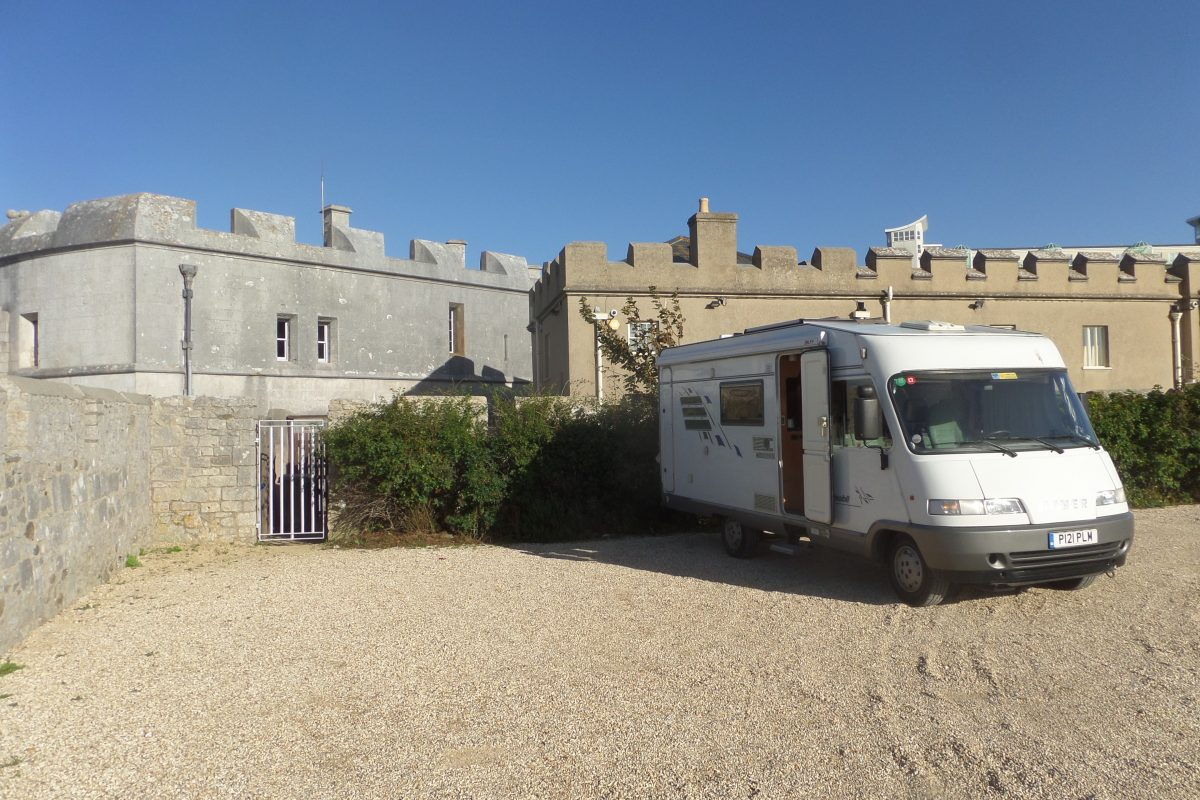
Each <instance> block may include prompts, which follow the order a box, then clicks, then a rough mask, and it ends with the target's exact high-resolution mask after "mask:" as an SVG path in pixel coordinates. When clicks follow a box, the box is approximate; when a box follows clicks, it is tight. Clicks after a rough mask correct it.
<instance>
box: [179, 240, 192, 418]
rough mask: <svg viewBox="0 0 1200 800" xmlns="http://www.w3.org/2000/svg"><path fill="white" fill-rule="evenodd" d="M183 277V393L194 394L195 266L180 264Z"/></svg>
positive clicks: (180, 272)
mask: <svg viewBox="0 0 1200 800" xmlns="http://www.w3.org/2000/svg"><path fill="white" fill-rule="evenodd" d="M179 274H180V275H182V276H183V342H182V345H183V393H184V394H185V395H188V396H191V394H192V279H193V278H195V277H196V266H195V265H194V264H180V265H179Z"/></svg>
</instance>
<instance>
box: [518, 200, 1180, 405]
mask: <svg viewBox="0 0 1200 800" xmlns="http://www.w3.org/2000/svg"><path fill="white" fill-rule="evenodd" d="M737 222H738V216H737V214H730V213H715V212H710V211H709V210H708V207H707V203H706V201H705V200H702V201H701V206H700V210H699V211H698V212H697V213H696V214H694V215H693V216H692V217H691V218H690V219H689V220H688V227H689V236H688V237H686V242H687V247H686V249H683V248H681V247H680V246H679V245H680V243H681V240H680V239H679V238H677V239H675V240H672V242H667V243H635V244H630V245H629V246H628V249H627V250H626V252H625V257H624V258H623V259H621V260H619V261H612V260H610V259H609V254H608V247H607V245H605V244H604V243H602V242H572V243H570V244H568V245H567V246H566V247H564V248H563V249H562V251H561V252H560V253H559V255H558V258H556V259H554V260H553V261H550V262H547V263H546V264H545V265H544V266H543V268H542V275H541V277H540V278H539V280H538V281H537V282H536V283H535V284H534V287H533V289H532V291H531V292H530V330H531V331H532V333H533V336H534V376H535V383H536V385H537V386H538V387H539V388H540V389H543V390H551V391H562V392H565V393H575V394H584V395H595V394H597V390H598V386H597V374H598V372H597V354H596V347H595V332H594V329H593V325H592V324H591V323H589V322H587V321H585V320H584V319H582V318H581V316H580V314H579V311H578V304H579V298H580V297H584V296H586V297H587V299H588V304H589V305H591V306H595V307H599V308H600V309H601V310H602V311H604V312H607V311H608V310H610V309H619V308H620V307H621V306H622V304H623V303H624V301H625V298H626V297H627V296H633V297H635V298H646V297H647V289H646V287H647V286H650V285H653V286H656V287H658V290H659V292H660V293H662V294H667V293H670V292H678V293H679V297H680V304H681V307H682V311H683V314H684V317H685V319H686V324H685V327H684V334H685V337H686V341H689V342H690V341H701V340H705V339H714V338H717V337H719V336H722V335H728V334H733V333H738V332H741V331H742V330H744V329H745V328H748V327H752V326H755V325H761V324H765V323H770V322H776V321H781V320H787V319H795V318H800V317H810V318H818V317H846V316H848V315H849V314H851V313H852V312H854V311H855V309H856V307H857V305H858V303H860V302H861V303H863V304H864V305H865V307H866V309H867V310H868V312H870V313H871V314H872V315H874V316H880V317H885V318H888V319H892V320H895V321H901V320H910V319H936V320H945V321H948V322H954V323H961V324H972V325H996V326H1002V327H1016V328H1019V329H1022V330H1029V331H1037V332H1041V333H1045V334H1046V335H1048V336H1050V337H1051V338H1052V339H1053V340H1054V342H1055V344H1056V345H1057V346H1058V348H1059V350H1060V351H1061V352H1062V354H1063V358H1064V359H1065V360H1066V363H1067V365H1068V367H1069V368H1070V375H1071V380H1072V382H1073V383H1074V384H1075V388H1076V389H1077V390H1078V391H1081V392H1088V391H1106V390H1118V389H1138V390H1145V389H1150V388H1151V387H1153V386H1156V385H1158V386H1167V387H1169V386H1172V385H1174V384H1178V383H1181V382H1185V381H1194V380H1197V379H1200V367H1198V365H1200V328H1198V319H1197V310H1196V307H1195V306H1196V299H1197V297H1198V295H1200V248H1196V249H1195V250H1194V251H1189V250H1183V251H1180V252H1176V253H1175V254H1174V255H1173V256H1172V258H1171V261H1170V263H1167V262H1166V260H1165V258H1164V257H1163V256H1161V255H1160V254H1159V253H1158V252H1156V251H1153V250H1139V249H1136V248H1135V249H1134V250H1129V251H1128V252H1124V251H1122V252H1121V253H1120V254H1115V253H1109V252H1101V251H1090V250H1085V251H1079V252H1075V253H1070V254H1069V253H1067V252H1066V251H1064V250H1061V249H1040V250H1030V251H1028V252H1026V253H1024V254H1018V253H1017V252H1014V251H1012V250H1003V249H980V250H969V249H957V248H946V247H940V246H934V245H929V244H926V243H924V241H923V234H924V232H925V230H926V228H925V227H924V226H919V225H918V223H920V222H921V221H920V220H919V221H918V223H913V225H912V226H905V228H911V229H912V230H914V231H915V230H916V229H917V228H918V227H920V230H921V233H922V237H921V239H917V237H916V236H915V235H914V236H913V238H912V239H906V240H905V241H911V242H913V243H914V244H915V243H917V242H918V241H919V242H920V243H921V253H920V255H919V256H918V257H917V258H916V261H915V262H914V249H915V248H907V247H904V248H901V247H876V248H871V249H870V250H869V251H868V252H867V255H866V259H865V262H862V263H860V261H859V259H858V255H857V253H856V252H855V251H854V250H853V249H851V248H845V247H818V248H817V249H816V250H814V251H813V254H812V257H811V258H810V259H809V260H808V261H801V260H799V259H798V258H797V253H796V248H794V247H786V246H785V247H776V246H772V247H768V246H758V247H755V248H754V251H753V254H752V255H750V256H748V257H739V253H738V249H737ZM899 230H901V229H895V231H893V232H896V231H899ZM672 243H674V244H675V246H674V247H672ZM681 250H682V251H683V252H681ZM642 307H643V309H645V308H646V304H645V303H643V304H642ZM621 324H624V325H626V328H628V325H627V322H626V321H625V320H621ZM627 333H628V335H630V336H631V337H634V336H636V335H637V332H636V331H627ZM605 369H606V368H605V367H604V366H603V365H601V368H600V375H601V382H602V383H604V380H603V373H604V370H605ZM608 385H609V386H613V385H615V381H614V382H608Z"/></svg>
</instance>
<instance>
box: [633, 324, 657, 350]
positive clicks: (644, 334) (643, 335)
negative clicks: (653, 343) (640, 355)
mask: <svg viewBox="0 0 1200 800" xmlns="http://www.w3.org/2000/svg"><path fill="white" fill-rule="evenodd" d="M653 332H654V322H652V321H646V322H631V323H629V349H630V350H633V351H634V352H641V351H642V350H645V349H646V347H647V346H648V345H649V344H650V336H651V334H652V333H653Z"/></svg>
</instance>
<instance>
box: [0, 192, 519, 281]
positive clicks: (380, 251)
mask: <svg viewBox="0 0 1200 800" xmlns="http://www.w3.org/2000/svg"><path fill="white" fill-rule="evenodd" d="M350 214H351V209H349V208H347V207H346V206H339V205H329V206H326V208H325V209H324V211H323V216H324V246H323V247H317V246H314V245H308V244H301V243H298V242H297V241H296V219H295V217H289V216H284V215H282V214H271V213H268V212H265V211H253V210H250V209H244V208H234V209H232V210H231V211H230V214H229V216H230V226H229V231H228V232H225V231H214V230H207V229H204V228H198V227H196V202H195V201H194V200H188V199H185V198H182V197H169V196H167V195H158V194H145V193H143V194H130V195H122V196H119V197H104V198H100V199H98V200H87V201H84V202H80V203H73V204H72V205H70V206H68V207H67V210H66V211H64V212H62V213H59V212H57V211H37V212H34V213H31V214H23V215H21V216H18V217H17V218H16V219H14V220H12V221H11V222H9V223H8V224H7V225H5V226H4V227H2V228H0V260H6V259H9V258H12V257H14V256H20V255H22V254H26V253H32V252H42V253H44V252H45V251H48V250H54V249H59V248H67V247H81V246H88V245H100V244H108V243H119V242H130V241H140V242H155V243H159V244H165V245H179V246H185V247H194V248H197V249H207V250H216V251H220V252H225V253H237V254H243V255H247V256H263V257H267V258H285V259H289V260H293V261H297V262H308V263H320V264H327V265H330V266H338V267H343V268H346V269H355V268H358V269H370V270H383V271H387V272H393V273H396V274H411V275H413V276H414V277H438V278H441V279H444V280H453V281H456V282H465V283H476V284H479V285H483V286H498V287H499V286H503V287H506V288H512V289H528V288H529V275H528V269H527V265H526V263H525V259H523V258H521V257H520V256H514V255H509V254H505V253H492V252H489V251H484V252H483V253H482V254H481V256H480V264H481V269H479V270H469V269H466V261H465V251H466V243H465V242H446V243H443V242H430V241H426V240H422V239H414V240H412V241H411V242H410V244H409V257H408V258H407V259H399V258H390V257H388V256H387V255H385V252H384V235H383V234H382V233H379V232H378V231H368V230H362V229H360V228H354V227H351V225H350ZM484 265H486V267H485V266H484ZM431 267H433V268H435V269H432V270H431V269H430V268H431ZM460 270H461V272H460Z"/></svg>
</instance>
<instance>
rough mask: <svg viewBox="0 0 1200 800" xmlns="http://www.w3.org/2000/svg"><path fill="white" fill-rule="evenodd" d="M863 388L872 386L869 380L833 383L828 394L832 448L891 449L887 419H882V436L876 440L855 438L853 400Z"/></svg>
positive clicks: (853, 379) (854, 379) (890, 435)
mask: <svg viewBox="0 0 1200 800" xmlns="http://www.w3.org/2000/svg"><path fill="white" fill-rule="evenodd" d="M864 386H874V384H873V383H871V380H870V378H852V379H850V380H845V381H834V382H833V384H832V386H831V387H830V392H829V417H830V420H831V422H832V423H833V430H832V434H833V438H832V440H831V443H832V444H833V446H834V447H866V446H868V445H870V446H872V447H891V446H892V434H891V431H889V430H888V424H887V417H884V418H883V419H882V423H883V436H881V437H880V438H878V439H868V440H865V441H864V440H862V439H859V438H857V437H856V436H855V433H856V431H855V430H854V398H855V397H856V396H857V395H858V390H859V388H861V387H864Z"/></svg>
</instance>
